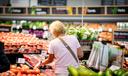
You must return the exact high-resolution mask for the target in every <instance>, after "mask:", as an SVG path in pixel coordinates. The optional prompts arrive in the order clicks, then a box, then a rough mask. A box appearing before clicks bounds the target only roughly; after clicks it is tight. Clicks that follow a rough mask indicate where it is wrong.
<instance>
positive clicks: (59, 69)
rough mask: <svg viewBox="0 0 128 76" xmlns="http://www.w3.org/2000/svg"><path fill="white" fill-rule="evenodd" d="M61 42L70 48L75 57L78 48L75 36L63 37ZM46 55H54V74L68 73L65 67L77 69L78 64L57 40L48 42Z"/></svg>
mask: <svg viewBox="0 0 128 76" xmlns="http://www.w3.org/2000/svg"><path fill="white" fill-rule="evenodd" d="M63 40H64V41H65V42H66V43H67V44H68V45H69V46H70V48H71V49H72V51H73V52H74V53H75V55H76V56H77V48H79V47H80V44H79V42H78V40H77V38H76V37H75V36H64V37H63ZM48 53H50V54H54V56H55V73H68V71H67V67H68V66H69V65H73V66H75V67H78V63H77V62H76V61H75V59H74V58H73V56H72V55H71V53H70V52H69V51H68V49H67V48H66V47H65V46H64V44H63V43H62V42H61V41H60V40H59V39H58V38H56V39H54V40H52V41H51V42H50V44H49V49H48Z"/></svg>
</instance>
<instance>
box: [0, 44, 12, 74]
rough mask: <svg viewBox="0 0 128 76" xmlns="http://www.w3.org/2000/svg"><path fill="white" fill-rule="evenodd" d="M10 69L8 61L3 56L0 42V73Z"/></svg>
mask: <svg viewBox="0 0 128 76" xmlns="http://www.w3.org/2000/svg"><path fill="white" fill-rule="evenodd" d="M9 69H10V61H9V60H8V58H7V56H6V55H5V54H4V43H3V42H0V73H2V72H6V71H8V70H9Z"/></svg>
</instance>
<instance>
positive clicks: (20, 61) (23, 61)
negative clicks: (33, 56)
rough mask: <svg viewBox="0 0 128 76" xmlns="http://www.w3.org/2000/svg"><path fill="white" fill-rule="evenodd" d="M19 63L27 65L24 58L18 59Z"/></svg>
mask: <svg viewBox="0 0 128 76" xmlns="http://www.w3.org/2000/svg"><path fill="white" fill-rule="evenodd" d="M17 63H21V64H23V63H25V59H24V58H18V61H17Z"/></svg>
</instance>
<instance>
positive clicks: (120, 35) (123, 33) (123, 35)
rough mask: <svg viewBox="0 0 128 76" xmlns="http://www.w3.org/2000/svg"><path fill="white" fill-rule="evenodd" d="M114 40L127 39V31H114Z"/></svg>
mask: <svg viewBox="0 0 128 76" xmlns="http://www.w3.org/2000/svg"><path fill="white" fill-rule="evenodd" d="M114 40H115V41H128V31H114Z"/></svg>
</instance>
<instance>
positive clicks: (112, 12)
mask: <svg viewBox="0 0 128 76" xmlns="http://www.w3.org/2000/svg"><path fill="white" fill-rule="evenodd" d="M33 8H34V11H35V13H33V14H32V13H31V12H32V9H33ZM127 9H128V6H127V5H121V6H93V7H92V6H84V7H80V6H78V7H72V6H36V7H6V6H0V10H1V12H0V19H1V20H23V19H24V20H49V21H53V20H62V21H81V20H82V15H83V20H84V21H90V22H93V21H95V22H97V21H99V22H101V21H102V22H103V21H108V22H118V21H128V10H127Z"/></svg>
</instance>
